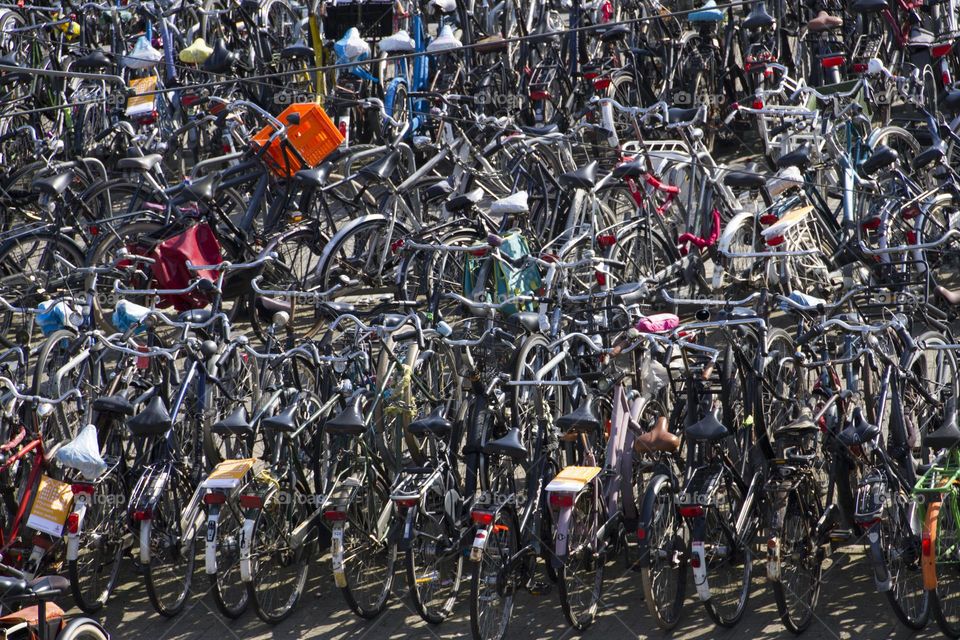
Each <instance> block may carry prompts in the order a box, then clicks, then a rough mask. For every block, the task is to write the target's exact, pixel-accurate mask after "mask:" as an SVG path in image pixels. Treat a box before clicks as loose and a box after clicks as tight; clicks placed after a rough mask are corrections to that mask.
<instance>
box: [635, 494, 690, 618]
mask: <svg viewBox="0 0 960 640" xmlns="http://www.w3.org/2000/svg"><path fill="white" fill-rule="evenodd" d="M640 523H641V524H640V527H641V530H642V531H644V533H645V535H644V537H643V539H644V541H645V544H646V553H645V554H644V555H641V557H640V578H641V580H642V581H643V598H644V602H645V603H646V605H647V610H649V611H650V615H652V616H653V618H654V620H656V621H657V626H659V627H660V628H661V629H663V630H665V631H669V630H670V629H673V628H674V627H675V626H676V625H677V622H679V621H680V611H681V610H682V609H683V599H684V597H685V596H686V590H687V555H688V554H687V542H686V540H685V539H684V536H683V531H684V528H683V527H684V524H683V521H682V520H681V519H680V518H679V517H678V516H677V510H676V507H675V506H674V495H673V485H672V484H671V482H670V478H669V477H668V476H665V475H659V476H655V477H653V478H652V479H651V480H650V483H649V484H648V485H647V490H646V493H645V494H644V497H643V503H642V505H641V510H640Z"/></svg>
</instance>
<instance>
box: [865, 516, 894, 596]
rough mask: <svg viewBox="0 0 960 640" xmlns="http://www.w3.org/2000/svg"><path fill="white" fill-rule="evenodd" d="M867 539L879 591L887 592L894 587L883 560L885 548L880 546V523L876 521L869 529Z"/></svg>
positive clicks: (874, 577) (874, 578)
mask: <svg viewBox="0 0 960 640" xmlns="http://www.w3.org/2000/svg"><path fill="white" fill-rule="evenodd" d="M867 540H869V541H870V546H869V549H868V551H867V553H868V554H869V556H870V564H871V565H873V580H874V582H876V583H877V591H882V592H887V591H890V589H891V588H892V587H893V584H892V582H893V581H892V580H891V579H890V574H889V572H888V571H887V565H886V563H885V562H884V561H883V549H882V548H881V547H880V524H879V523H876V524H874V525H873V526H872V527H870V530H869V531H867Z"/></svg>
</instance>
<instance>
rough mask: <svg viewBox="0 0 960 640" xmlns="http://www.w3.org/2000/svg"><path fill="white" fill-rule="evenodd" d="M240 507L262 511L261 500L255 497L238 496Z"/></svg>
mask: <svg viewBox="0 0 960 640" xmlns="http://www.w3.org/2000/svg"><path fill="white" fill-rule="evenodd" d="M240 506H241V507H243V508H244V509H263V498H262V497H260V496H256V495H245V496H240Z"/></svg>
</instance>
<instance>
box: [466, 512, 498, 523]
mask: <svg viewBox="0 0 960 640" xmlns="http://www.w3.org/2000/svg"><path fill="white" fill-rule="evenodd" d="M493 516H494V514H493V513H491V512H489V511H471V512H470V519H471V520H473V522H474V524H479V525H480V526H483V527H489V526H490V524H491V523H492V522H493Z"/></svg>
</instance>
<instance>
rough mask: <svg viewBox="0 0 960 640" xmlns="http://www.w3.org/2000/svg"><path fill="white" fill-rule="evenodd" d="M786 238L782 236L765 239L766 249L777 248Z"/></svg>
mask: <svg viewBox="0 0 960 640" xmlns="http://www.w3.org/2000/svg"><path fill="white" fill-rule="evenodd" d="M786 240H787V239H786V238H784V237H783V236H773V237H772V238H767V246H768V247H779V246H780V245H781V244H783V243H784V242H786Z"/></svg>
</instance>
